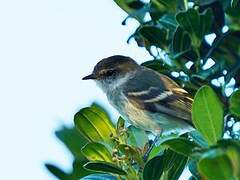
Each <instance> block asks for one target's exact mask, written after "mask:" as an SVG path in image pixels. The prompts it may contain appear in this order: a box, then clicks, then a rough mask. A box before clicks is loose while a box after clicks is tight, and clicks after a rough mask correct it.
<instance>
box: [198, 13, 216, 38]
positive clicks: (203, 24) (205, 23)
mask: <svg viewBox="0 0 240 180" xmlns="http://www.w3.org/2000/svg"><path fill="white" fill-rule="evenodd" d="M212 22H213V12H212V10H211V9H207V10H206V11H205V12H204V13H202V14H200V27H199V30H198V36H199V37H200V39H202V38H203V37H204V35H205V34H208V33H209V32H210V28H211V27H212Z"/></svg>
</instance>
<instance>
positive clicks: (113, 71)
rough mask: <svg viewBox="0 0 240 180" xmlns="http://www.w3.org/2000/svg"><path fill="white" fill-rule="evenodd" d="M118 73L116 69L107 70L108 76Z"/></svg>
mask: <svg viewBox="0 0 240 180" xmlns="http://www.w3.org/2000/svg"><path fill="white" fill-rule="evenodd" d="M115 74H116V70H113V69H112V70H108V71H107V72H106V76H113V75H115Z"/></svg>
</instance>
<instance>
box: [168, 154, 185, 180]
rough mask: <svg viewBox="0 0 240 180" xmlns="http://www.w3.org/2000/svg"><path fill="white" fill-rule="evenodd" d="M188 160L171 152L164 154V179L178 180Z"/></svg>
mask: <svg viewBox="0 0 240 180" xmlns="http://www.w3.org/2000/svg"><path fill="white" fill-rule="evenodd" d="M187 160H188V158H187V157H186V156H183V155H181V154H178V153H175V152H174V151H171V150H166V151H165V153H164V164H165V168H164V174H163V176H164V177H165V178H164V179H171V180H178V179H179V177H180V176H181V174H182V172H183V170H184V168H185V166H186V163H187Z"/></svg>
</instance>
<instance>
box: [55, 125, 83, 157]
mask: <svg viewBox="0 0 240 180" xmlns="http://www.w3.org/2000/svg"><path fill="white" fill-rule="evenodd" d="M55 134H56V136H57V137H58V139H60V140H61V141H62V142H63V143H64V144H65V145H66V146H67V148H68V149H69V150H70V151H71V153H72V154H73V155H74V157H75V158H77V159H78V158H80V159H81V158H82V154H81V151H79V150H80V149H81V148H82V147H83V146H84V145H85V144H86V143H87V142H88V140H87V139H86V138H85V137H84V136H82V135H81V134H80V133H79V131H78V130H77V129H76V128H75V127H71V128H68V127H66V126H63V127H62V128H61V129H60V130H57V131H56V132H55Z"/></svg>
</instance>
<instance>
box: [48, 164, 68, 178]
mask: <svg viewBox="0 0 240 180" xmlns="http://www.w3.org/2000/svg"><path fill="white" fill-rule="evenodd" d="M45 166H46V168H47V169H48V170H49V171H50V172H51V173H52V174H54V175H55V176H56V177H57V178H58V179H63V180H67V179H68V178H69V176H68V174H67V173H65V172H64V171H63V170H61V169H60V168H58V167H57V166H54V165H52V164H48V163H47V164H45Z"/></svg>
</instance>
